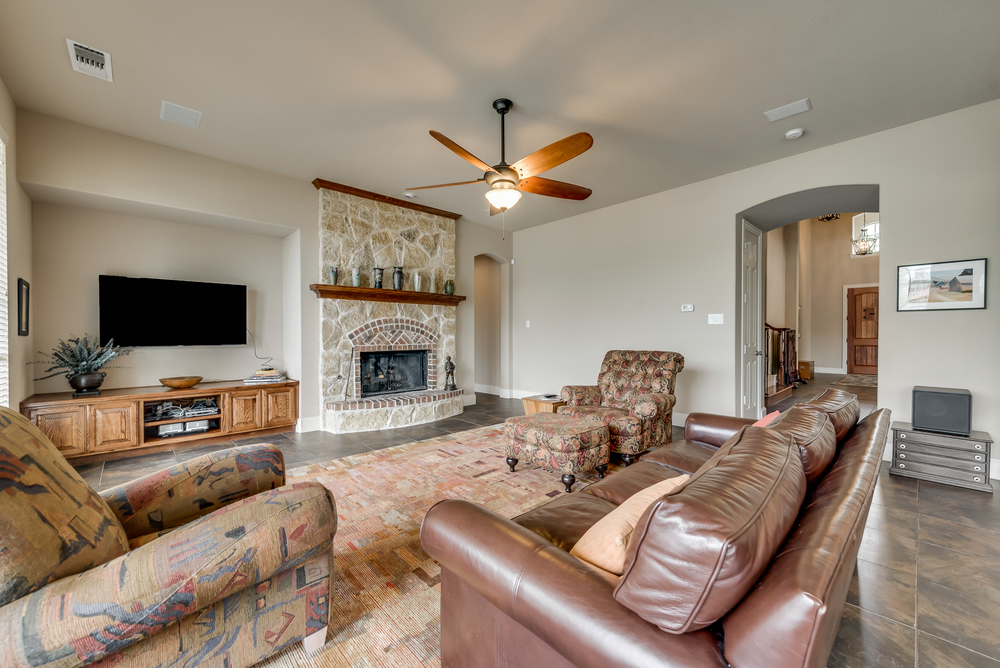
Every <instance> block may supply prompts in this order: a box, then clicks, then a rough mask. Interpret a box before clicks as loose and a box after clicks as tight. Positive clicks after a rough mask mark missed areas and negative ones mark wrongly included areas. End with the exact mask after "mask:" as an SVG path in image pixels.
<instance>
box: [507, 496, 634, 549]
mask: <svg viewBox="0 0 1000 668" xmlns="http://www.w3.org/2000/svg"><path fill="white" fill-rule="evenodd" d="M617 507H618V506H617V505H616V504H614V503H611V502H610V501H608V500H606V499H599V498H597V497H596V496H591V495H590V494H561V495H559V496H558V497H556V498H555V499H553V500H552V501H549V502H548V503H546V504H545V505H544V506H539V507H538V508H535V509H534V510H529V511H528V512H526V513H524V514H523V515H519V516H518V517H515V518H514V519H513V520H512V521H513V522H514V523H515V524H520V525H521V526H523V527H524V528H525V529H528V530H529V531H533V532H535V533H536V534H538V535H539V536H541V537H542V538H544V539H546V540H547V541H549V542H550V543H552V544H553V545H555V546H556V547H558V548H560V549H562V550H566V551H567V552H569V551H570V550H571V549H573V546H574V545H576V541H578V540H580V537H581V536H583V534H585V533H587V530H588V529H590V527H592V526H594V524H596V523H597V521H598V520H599V519H601V518H602V517H604V516H605V515H607V514H608V513H610V512H611V511H612V510H614V509H615V508H617Z"/></svg>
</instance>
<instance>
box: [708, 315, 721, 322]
mask: <svg viewBox="0 0 1000 668" xmlns="http://www.w3.org/2000/svg"><path fill="white" fill-rule="evenodd" d="M708 324H710V325H721V324H722V314H721V313H709V314H708Z"/></svg>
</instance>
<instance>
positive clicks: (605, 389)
mask: <svg viewBox="0 0 1000 668" xmlns="http://www.w3.org/2000/svg"><path fill="white" fill-rule="evenodd" d="M683 369H684V356H683V355H681V354H680V353H671V352H661V351H657V350H611V351H608V354H607V355H605V356H604V362H603V363H602V364H601V372H600V374H598V376H597V385H567V386H566V387H564V388H563V389H562V400H563V401H565V402H566V405H565V406H563V407H561V408H560V409H559V412H560V413H562V414H563V415H570V416H573V417H581V418H591V419H596V420H600V421H601V422H604V423H605V424H607V425H608V431H609V432H610V433H611V451H612V452H617V453H619V454H621V456H622V459H623V460H624V461H625V464H626V466H627V465H629V464H631V463H632V462H634V461H635V459H636V455H639V454H641V453H643V452H645V451H646V450H649V449H650V448H655V447H658V446H661V445H666V444H667V443H669V442H670V440H671V429H672V427H673V424H672V419H671V418H672V415H673V409H674V404H675V403H676V402H677V398H676V397H675V396H674V379H675V378H676V376H677V374H678V373H680V372H681V371H682V370H683Z"/></svg>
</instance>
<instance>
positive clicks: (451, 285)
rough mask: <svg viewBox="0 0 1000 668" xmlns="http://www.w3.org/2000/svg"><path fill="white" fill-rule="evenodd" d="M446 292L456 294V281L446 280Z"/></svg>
mask: <svg viewBox="0 0 1000 668" xmlns="http://www.w3.org/2000/svg"><path fill="white" fill-rule="evenodd" d="M444 293H445V294H446V295H453V294H455V281H452V280H448V281H445V282H444Z"/></svg>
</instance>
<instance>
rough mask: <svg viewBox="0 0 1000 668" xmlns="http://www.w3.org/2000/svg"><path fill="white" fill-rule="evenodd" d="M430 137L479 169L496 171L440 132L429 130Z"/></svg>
mask: <svg viewBox="0 0 1000 668" xmlns="http://www.w3.org/2000/svg"><path fill="white" fill-rule="evenodd" d="M431 137H434V139H437V140H438V141H439V142H441V143H442V144H444V145H445V146H447V147H448V148H450V149H451V150H452V151H453V152H455V153H457V154H458V155H459V156H461V157H462V158H463V159H464V160H466V161H468V162H470V163H472V164H473V165H475V166H476V167H478V168H479V169H481V170H483V171H484V172H495V171H496V170H495V169H493V168H492V167H490V166H489V165H487V164H486V163H485V162H483V161H482V160H480V159H479V158H477V157H476V156H474V155H472V154H471V153H469V152H468V151H466V150H465V149H464V148H462V147H461V146H459V145H458V144H456V143H455V142H453V141H452V140H450V139H448V138H447V137H445V136H444V135H443V134H441V133H440V132H437V131H436V130H431ZM543 150H544V149H543ZM568 159H569V158H567V160H568Z"/></svg>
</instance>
